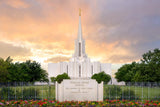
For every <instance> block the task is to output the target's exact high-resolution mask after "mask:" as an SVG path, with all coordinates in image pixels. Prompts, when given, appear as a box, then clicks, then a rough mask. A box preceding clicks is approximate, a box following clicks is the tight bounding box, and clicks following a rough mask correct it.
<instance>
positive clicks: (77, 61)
mask: <svg viewBox="0 0 160 107" xmlns="http://www.w3.org/2000/svg"><path fill="white" fill-rule="evenodd" d="M102 71H104V72H105V73H106V74H109V75H110V76H111V63H100V62H91V60H90V58H89V57H88V55H87V54H86V52H85V40H84V39H83V36H82V27H81V12H79V26H78V37H77V39H76V40H75V52H74V54H73V55H72V57H71V58H70V61H69V62H59V63H49V64H48V74H49V78H50V77H56V76H57V75H59V74H63V73H67V74H68V75H69V76H70V77H71V78H91V76H92V75H93V74H95V73H99V72H102Z"/></svg>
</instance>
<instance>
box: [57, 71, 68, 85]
mask: <svg viewBox="0 0 160 107" xmlns="http://www.w3.org/2000/svg"><path fill="white" fill-rule="evenodd" d="M63 79H70V77H69V76H68V74H67V73H63V74H60V75H57V77H56V79H55V80H56V81H57V82H58V83H61V82H62V81H63Z"/></svg>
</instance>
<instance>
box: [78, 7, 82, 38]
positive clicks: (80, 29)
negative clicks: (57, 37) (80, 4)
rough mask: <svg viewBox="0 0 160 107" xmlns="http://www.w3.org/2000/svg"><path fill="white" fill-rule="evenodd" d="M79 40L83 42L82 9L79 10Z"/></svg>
mask: <svg viewBox="0 0 160 107" xmlns="http://www.w3.org/2000/svg"><path fill="white" fill-rule="evenodd" d="M78 40H79V41H81V40H82V26H81V9H79V26H78Z"/></svg>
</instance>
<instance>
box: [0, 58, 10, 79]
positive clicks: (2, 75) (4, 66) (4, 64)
mask: <svg viewBox="0 0 160 107" xmlns="http://www.w3.org/2000/svg"><path fill="white" fill-rule="evenodd" d="M11 62H12V59H11V58H10V56H9V57H8V58H7V59H6V60H4V59H3V58H0V82H8V68H9V67H10V64H11Z"/></svg>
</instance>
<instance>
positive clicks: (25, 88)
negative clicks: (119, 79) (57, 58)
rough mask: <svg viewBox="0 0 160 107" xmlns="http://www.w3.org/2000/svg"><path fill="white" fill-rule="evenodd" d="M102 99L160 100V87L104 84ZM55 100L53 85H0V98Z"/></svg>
mask: <svg viewBox="0 0 160 107" xmlns="http://www.w3.org/2000/svg"><path fill="white" fill-rule="evenodd" d="M103 95H104V100H105V99H109V100H115V99H117V100H118V99H119V100H141V101H144V100H160V87H159V86H157V87H147V86H143V87H142V86H118V85H106V84H104V94H103ZM32 99H33V100H43V99H49V100H55V86H54V85H33V84H32V85H31V84H30V85H27V84H23V85H20V84H19V85H16V86H15V85H12V86H8V85H7V86H1V87H0V100H32Z"/></svg>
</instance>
